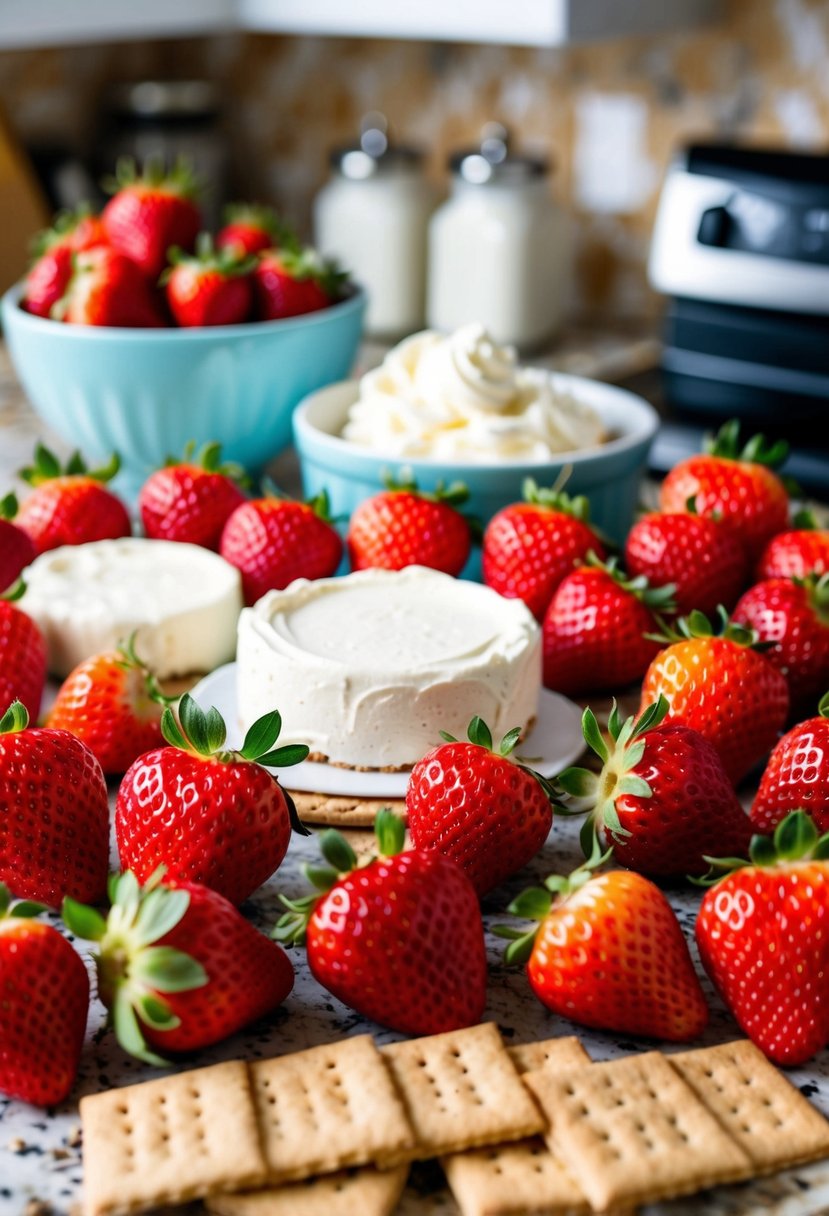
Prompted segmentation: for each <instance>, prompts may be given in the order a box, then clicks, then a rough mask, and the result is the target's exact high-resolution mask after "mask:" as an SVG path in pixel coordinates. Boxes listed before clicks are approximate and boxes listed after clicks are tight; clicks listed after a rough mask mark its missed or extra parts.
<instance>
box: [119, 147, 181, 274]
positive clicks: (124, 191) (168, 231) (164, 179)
mask: <svg viewBox="0 0 829 1216" xmlns="http://www.w3.org/2000/svg"><path fill="white" fill-rule="evenodd" d="M114 186H115V191H116V192H115V194H114V197H113V198H111V199H110V200H109V202H108V203H107V205H106V207H105V208H104V210H103V214H102V216H101V219H102V221H103V225H104V228H105V230H106V234H107V236H108V237H109V240H110V243H111V244H112V247H113V249H117V250H118V252H119V253H122V254H124V255H125V256H126V257H128V258H130V259H131V260H132V261H133V262H135V264H136V265H137V266H138V267H139V268H140V270H141V273H142V275H144V276H145V277H146V278H147V279H150V280H151V281H152V282H155V281H156V279H157V278H158V276H159V275H160V274H161V272H162V270H163V269H164V267H165V266H166V264H167V251H168V250H169V249H172V248H173V247H174V246H175V247H177V248H179V249H185V250H187V251H188V252H190V250H192V249H193V248H194V247H195V244H196V237H197V236H198V234H199V232H200V231H201V228H202V218H201V213H200V211H199V208H198V206H197V204H196V202H195V201H194V198H195V195H196V193H197V186H196V182H195V180H194V178H193V175H192V173H191V172H190V171H189V169H188V168H187V167H186V166H184V165H179V166H177V167H176V168H175V169H174V170H172V172H169V173H165V171H164V168H163V167H162V165H161V164H160V163H159V162H158V161H148V162H147V163H146V164H145V166H144V172H143V174H141V175H139V174H138V173H137V171H136V167H135V164H134V163H133V162H131V161H120V162H119V164H118V168H117V181H116V182H115V183H114Z"/></svg>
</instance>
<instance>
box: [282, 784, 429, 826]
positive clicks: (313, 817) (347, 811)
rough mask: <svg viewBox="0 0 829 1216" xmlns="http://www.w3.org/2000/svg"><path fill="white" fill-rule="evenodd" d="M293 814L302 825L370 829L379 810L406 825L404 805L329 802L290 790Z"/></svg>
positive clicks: (375, 801) (380, 800) (329, 799)
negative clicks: (298, 818)
mask: <svg viewBox="0 0 829 1216" xmlns="http://www.w3.org/2000/svg"><path fill="white" fill-rule="evenodd" d="M291 797H292V798H293V800H294V802H295V804H296V809H297V814H298V815H299V817H300V819H301V820H302V822H303V823H310V824H317V823H319V824H325V825H326V827H332V828H373V827H374V820H375V819H376V818H377V812H378V811H379V810H381V809H382V808H383V807H388V809H389V810H390V811H394V813H395V815H398V816H399V817H400V818H401V819H402V820H403V822H404V823H405V822H406V803H405V801H399V800H394V799H392V800H391V801H390V800H389V799H388V798H340V797H337V798H332V797H331V795H330V794H307V793H302V792H300V791H299V790H297V791H294V790H291Z"/></svg>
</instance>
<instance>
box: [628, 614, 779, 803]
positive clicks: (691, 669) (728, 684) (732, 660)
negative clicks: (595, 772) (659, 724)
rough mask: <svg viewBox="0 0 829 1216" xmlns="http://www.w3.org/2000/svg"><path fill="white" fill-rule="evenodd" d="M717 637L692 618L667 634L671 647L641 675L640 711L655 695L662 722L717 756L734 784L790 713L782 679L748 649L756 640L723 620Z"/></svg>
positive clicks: (705, 623)
mask: <svg viewBox="0 0 829 1216" xmlns="http://www.w3.org/2000/svg"><path fill="white" fill-rule="evenodd" d="M719 627H720V632H719V634H718V635H715V634H714V631H713V629H712V626H711V622H710V621H709V620H708V618H707V617H706V616H705V615H704V614H703V613H701V612H692V613H691V614H690V615H689V616H688V617H683V618H682V619H681V620H679V621H678V622H677V623H676V626H675V628H673V629H672V630H670V631H668V632H666V634H665V641H666V642H669V643H670V644H669V645H667V646H666V647H665V649H664V650H661V651H660V652H659V654H658V655H657V656H656V658H655V659H654V660H653V662H652V663H651V665H650V667H649V668H648V670H647V671H646V672H645V678H644V680H643V682H642V700H641V706H640V712H641V711H643V710H645V709H646V708H647V707H648V706H649V705H651V704H652V703H653V702H654V701H658V700H659V698H660V696H663V697H665V699H666V700H667V702H668V705H669V706H670V712H669V715H668V718H667V721H669V722H684V723H685V725H686V726H690V727H692V728H693V729H694V730H697V731H699V733H700V734H701V735H704V736H705V738H706V739H708V740H709V741H710V742H711V743H713V745H714V747H715V748H716V749H717V751H718V752H719V754H720V759H721V760H722V762H723V766H724V768H725V771H726V772H727V773H728V776H729V778H730V779H731V781H733V782H734V783H735V784H736V783H737V782H738V781H740V780H741V779H742V778H743V777H744V776H745V775H746V773H748V772H749V770H750V769H752V768H753V767H754V765H755V764H757V763H758V762H759V761H760V760H762V759H763V757H764V756H766V755H767V754H768V753H769V751H770V750H771V748H772V747H773V746H774V744H775V743H776V742H777V738H778V735H779V733H780V731H781V730H782V729H783V726H784V724H785V721H786V717H787V714H788V712H789V689H788V685H787V684H786V678H785V676H783V675H782V673H781V672H779V671H778V670H777V668H776V667H775V666H774V665H773V664H772V663H770V662H769V660H768V659H767V658H766V657H765V655H763V654H761V653H760V652H759V650H757V649H755V647H756V646H757V645H758V638H757V634H756V633H755V632H754V631H753V630H751V629H746V627H745V626H743V625H737V624H734V623H733V622H730V621H729V619H728V616H727V615H726V614H725V612H724V611H723V613H722V614H721V616H720V622H719Z"/></svg>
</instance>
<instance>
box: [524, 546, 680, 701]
mask: <svg viewBox="0 0 829 1216" xmlns="http://www.w3.org/2000/svg"><path fill="white" fill-rule="evenodd" d="M587 560H588V562H589V564H588V565H586V566H581V567H579V568H578V569H576V570H574V571H573V573H572V574H568V575H567V577H566V578H564V579H562V581H561V582H560V583H559V586H558V589H557V590H556V592H555V593H554V595H553V598H552V599H551V600H550V604H549V607H548V608H547V612H546V614H545V616H544V625H543V634H544V683H545V684H546V686H547V687H548V688H553V689H555V690H556V691H557V692H563V693H566V694H568V695H573V694H575V695H578V694H580V693H586V692H590V691H592V690H596V689H601V690H605V689H613V688H620V687H622V686H623V685H625V684H632V683H633V681H634V680H638V679H640V678H641V676H642V674H643V672H644V671H645V668H646V667H647V666H648V663H650V661H651V659H652V658H653V657H654V655H655V654H656V653H657V651H658V650H659V643H658V642H654V641H652V640H651V639H650V638H649V637H648V636H647V635H648V634H652V633H654V631H655V630H657V629H658V627H659V626H658V621H657V619H656V615H655V614H656V613H658V612H670V611H672V609H673V600H672V594H673V587H671V586H670V585H669V586H667V587H651V586H650V584H649V583H648V580H647V579H646V578H643V577H642V576H641V575H640V576H639V577H638V578H632V579H629V578H627V577H626V576H625V575H624V574H623V573H622V571H621V570H620V569H619V567H618V564H617V562H616V559H615V558H611V559H610V560H609V561H608V562H607V563H603V562H601V561H600V560H599V559H598V558H597V557H596V555H595V554H589V555H588V558H587Z"/></svg>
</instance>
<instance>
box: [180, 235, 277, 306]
mask: <svg viewBox="0 0 829 1216" xmlns="http://www.w3.org/2000/svg"><path fill="white" fill-rule="evenodd" d="M170 261H171V263H172V266H171V267H170V268H169V269H168V270H166V271H165V272H164V274H163V275H162V276H161V281H162V283H163V284H164V288H165V291H166V293H167V303H168V305H169V307H170V312H171V313H172V314H173V316H174V317H175V319H176V321H177V322H178V324H179V325H182V326H185V327H189V326H195V325H238V324H239V323H240V322H241V321H247V320H248V318H249V316H250V310H251V305H252V302H253V292H252V289H251V280H250V275H251V271H252V270H253V267H254V265H255V261H254V259H253V258H250V257H246V256H245V255H244V254H242V255H239V254H237V253H235V252H234V250H233V249H232V248H230V249H218V250H217V249H214V248H213V241H212V238H211V237H210V234H209V233H207V232H202V233H201V234H200V235H199V237H198V240H197V241H196V252H195V253H185V252H184V251H183V250H181V249H177V248H176V249H171V250H170Z"/></svg>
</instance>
